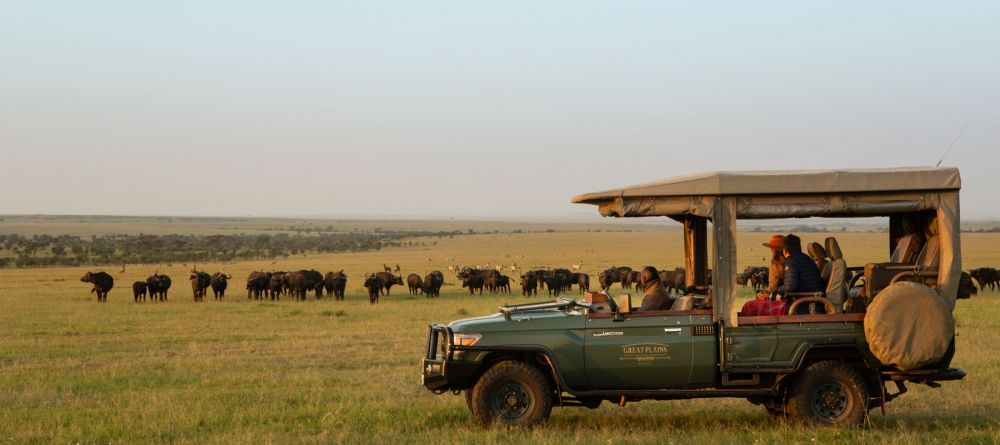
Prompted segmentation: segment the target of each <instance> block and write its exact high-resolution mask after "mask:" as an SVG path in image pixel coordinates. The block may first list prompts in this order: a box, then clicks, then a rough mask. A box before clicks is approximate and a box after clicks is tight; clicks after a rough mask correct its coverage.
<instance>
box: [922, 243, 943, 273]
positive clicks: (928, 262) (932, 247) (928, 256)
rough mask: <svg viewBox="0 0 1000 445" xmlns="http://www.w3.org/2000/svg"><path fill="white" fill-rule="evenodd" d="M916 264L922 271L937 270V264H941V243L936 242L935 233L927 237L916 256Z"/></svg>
mask: <svg viewBox="0 0 1000 445" xmlns="http://www.w3.org/2000/svg"><path fill="white" fill-rule="evenodd" d="M917 265H918V266H920V270H924V271H929V270H937V268H938V266H940V265H941V243H940V242H938V237H937V235H934V236H931V237H930V238H928V239H927V243H926V244H924V248H923V250H921V251H920V255H919V256H917Z"/></svg>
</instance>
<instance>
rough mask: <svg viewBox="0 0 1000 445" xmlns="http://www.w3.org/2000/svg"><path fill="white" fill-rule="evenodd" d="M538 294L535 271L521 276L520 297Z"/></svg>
mask: <svg viewBox="0 0 1000 445" xmlns="http://www.w3.org/2000/svg"><path fill="white" fill-rule="evenodd" d="M536 293H538V280H537V278H535V271H532V270H529V271H527V272H525V273H524V274H523V275H521V295H522V296H525V297H527V296H528V295H535V294H536Z"/></svg>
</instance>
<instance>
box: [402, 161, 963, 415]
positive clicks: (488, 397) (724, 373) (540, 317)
mask: <svg viewBox="0 0 1000 445" xmlns="http://www.w3.org/2000/svg"><path fill="white" fill-rule="evenodd" d="M960 188H961V179H960V176H959V172H958V170H957V169H954V168H905V169H880V170H848V171H780V172H729V173H727V172H720V173H707V174H700V175H694V176H687V177H680V178H674V179H669V180H665V181H662V182H656V183H650V184H644V185H638V186H634V187H627V188H623V189H618V190H611V191H606V192H599V193H592V194H586V195H581V196H577V197H576V198H574V199H573V202H575V203H586V204H594V205H597V206H598V207H599V209H600V213H601V214H602V215H604V216H614V217H625V218H630V217H644V216H666V217H670V218H673V219H674V220H677V221H679V222H681V223H682V224H683V225H684V257H685V259H684V266H685V269H686V270H687V271H688V273H687V274H686V277H685V278H686V284H687V285H688V288H689V291H688V293H689V295H688V296H689V297H692V298H693V299H700V300H702V303H701V304H700V305H696V306H695V307H690V306H688V307H684V306H683V305H681V306H680V307H679V306H678V304H675V305H674V308H673V309H675V310H669V311H652V312H639V311H637V310H635V309H633V306H632V304H633V302H631V301H630V300H631V298H630V297H629V296H627V295H625V296H608V295H607V294H606V293H597V294H589V295H588V296H587V298H584V299H580V300H573V299H568V298H565V297H563V298H560V299H558V300H556V301H553V302H543V303H534V304H520V305H509V306H502V307H500V308H499V311H500V313H498V314H495V315H490V316H485V317H479V318H470V319H465V320H458V321H454V322H451V323H450V324H446V325H445V324H435V325H431V326H430V329H429V333H428V340H427V349H426V351H425V357H424V359H423V363H422V366H423V368H422V374H423V380H422V381H423V385H424V386H425V387H427V388H428V389H430V390H431V391H433V392H434V393H437V394H443V393H447V392H451V393H454V394H461V393H462V392H463V391H464V392H465V397H466V401H467V404H468V406H469V408H470V410H471V411H472V414H473V415H474V416H475V418H476V419H477V420H478V421H479V422H481V423H483V424H484V425H493V424H501V425H508V426H531V425H535V424H538V423H540V422H543V421H544V420H545V419H547V418H548V416H549V414H550V412H551V408H552V406H554V405H555V406H583V407H587V408H596V407H597V406H599V405H600V404H601V403H602V402H603V401H610V402H613V403H617V404H619V405H621V406H625V405H626V403H627V402H634V401H640V400H673V399H692V398H707V397H735V398H745V399H747V400H748V401H750V402H751V403H753V404H756V405H762V406H763V407H764V408H766V410H767V412H768V413H771V414H773V415H780V416H787V417H789V418H793V419H799V420H801V421H804V422H806V423H812V424H821V425H833V426H850V425H855V424H858V423H860V422H862V421H863V420H864V419H865V417H866V416H867V413H868V412H869V411H870V410H872V409H874V408H881V409H882V411H883V413H884V412H885V405H886V404H887V403H888V402H889V401H891V400H893V399H894V398H896V397H898V396H900V395H902V394H903V393H905V392H906V390H907V388H906V384H907V383H915V384H924V385H928V386H930V387H934V388H937V387H939V386H940V384H939V382H943V381H949V380H960V379H962V378H963V377H964V376H965V372H964V371H962V370H960V369H956V368H952V367H951V361H952V357H953V356H954V353H955V324H954V319H953V317H952V310H953V308H954V306H955V302H956V298H957V297H958V296H959V280H960V275H961V273H962V272H961V249H960V241H961V240H960V238H959V189H960ZM805 217H836V218H848V217H888V219H889V231H888V239H887V240H886V241H887V243H886V247H887V249H886V254H887V255H886V261H885V262H882V263H871V264H863V265H854V266H853V267H850V266H849V264H850V263H849V260H850V252H847V253H846V255H841V252H839V248H838V246H837V243H836V240H835V239H833V240H832V241H829V240H828V242H827V244H828V246H829V247H831V252H830V255H831V256H832V257H833V261H832V263H831V264H832V269H833V270H832V271H831V273H830V276H831V280H830V283H829V284H830V285H829V286H828V292H830V291H831V289H836V288H838V287H842V286H845V284H846V285H847V286H849V288H850V298H849V299H848V300H847V301H846V302H844V303H842V304H838V305H834V304H833V303H832V302H831V301H830V298H827V297H828V296H830V295H828V293H825V292H819V293H815V294H806V295H789V296H788V297H789V298H791V299H793V300H794V302H793V303H792V304H791V309H790V310H789V311H788V315H773V316H743V315H741V314H740V312H739V311H740V309H741V306H740V305H739V300H738V293H737V290H738V289H737V286H736V276H737V266H736V264H737V253H738V252H737V248H736V235H737V232H736V220H737V219H777V218H805ZM709 236H711V238H712V243H711V252H710V243H709V242H708V241H709V240H708V238H709ZM845 258H846V260H845ZM710 269H711V271H712V272H711V273H712V275H713V278H714V279H712V280H709V270H710ZM853 273H856V277H855V278H854V279H851V280H850V282H847V277H848V276H850V275H852V274H853ZM833 277H836V278H833ZM692 290H693V291H692ZM604 292H608V291H607V290H605V291H604ZM679 301H685V302H690V301H691V299H680V300H679ZM699 306H701V308H698V307H699ZM890 385H891V386H890Z"/></svg>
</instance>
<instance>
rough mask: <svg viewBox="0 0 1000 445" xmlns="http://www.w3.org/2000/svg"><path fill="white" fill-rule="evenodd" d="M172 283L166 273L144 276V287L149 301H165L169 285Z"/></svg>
mask: <svg viewBox="0 0 1000 445" xmlns="http://www.w3.org/2000/svg"><path fill="white" fill-rule="evenodd" d="M171 284H172V282H171V280H170V277H169V276H166V275H160V274H158V273H154V274H153V275H152V276H150V277H149V278H146V289H147V290H148V291H149V299H150V300H151V301H156V300H157V299H159V300H160V301H167V294H168V293H169V291H170V285H171Z"/></svg>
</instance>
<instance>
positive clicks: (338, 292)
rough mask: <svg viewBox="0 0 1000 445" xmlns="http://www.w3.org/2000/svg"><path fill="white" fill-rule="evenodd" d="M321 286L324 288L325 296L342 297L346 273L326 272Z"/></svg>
mask: <svg viewBox="0 0 1000 445" xmlns="http://www.w3.org/2000/svg"><path fill="white" fill-rule="evenodd" d="M323 287H324V288H326V294H327V296H332V297H333V298H334V299H336V300H343V299H344V289H347V275H344V271H343V270H340V271H339V272H327V273H326V276H325V277H323Z"/></svg>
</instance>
